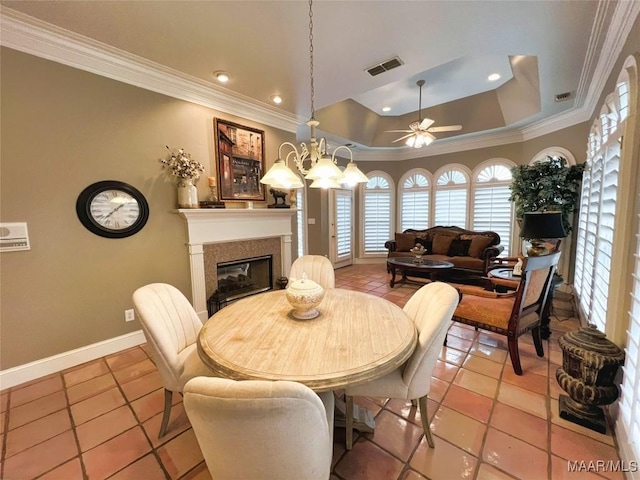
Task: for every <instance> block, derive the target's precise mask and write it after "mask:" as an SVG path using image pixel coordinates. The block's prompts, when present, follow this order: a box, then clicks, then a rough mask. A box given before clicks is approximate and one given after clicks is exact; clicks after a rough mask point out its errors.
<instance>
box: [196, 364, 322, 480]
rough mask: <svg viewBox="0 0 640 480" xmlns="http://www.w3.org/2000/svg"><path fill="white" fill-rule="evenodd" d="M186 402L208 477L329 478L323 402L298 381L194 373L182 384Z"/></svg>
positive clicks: (231, 478)
mask: <svg viewBox="0 0 640 480" xmlns="http://www.w3.org/2000/svg"><path fill="white" fill-rule="evenodd" d="M184 407H185V410H186V412H187V415H188V417H189V420H190V422H191V425H192V426H193V431H194V433H195V435H196V438H197V439H198V444H199V445H200V449H201V450H202V454H203V456H204V459H205V462H206V464H207V468H208V469H209V473H210V474H211V478H214V479H215V478H220V479H225V480H235V479H237V480H247V479H261V480H300V479H305V480H316V479H317V480H327V479H328V478H329V474H330V469H331V457H332V454H333V445H332V443H331V440H330V435H329V425H328V422H327V416H326V412H325V407H324V405H323V404H322V401H321V400H320V398H319V397H318V395H316V394H315V393H314V392H313V390H311V389H310V388H308V387H306V386H304V385H302V384H300V383H296V382H287V381H278V382H268V381H261V380H246V381H234V380H229V379H222V378H206V377H196V378H194V379H192V380H190V381H189V382H187V384H186V385H185V388H184ZM332 427H333V426H332Z"/></svg>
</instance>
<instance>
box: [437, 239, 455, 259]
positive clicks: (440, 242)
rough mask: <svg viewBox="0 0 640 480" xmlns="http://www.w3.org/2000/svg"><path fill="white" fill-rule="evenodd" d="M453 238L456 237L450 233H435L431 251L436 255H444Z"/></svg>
mask: <svg viewBox="0 0 640 480" xmlns="http://www.w3.org/2000/svg"><path fill="white" fill-rule="evenodd" d="M455 238H456V237H452V236H450V235H435V236H434V237H433V248H432V249H433V253H435V254H436V255H446V254H447V252H448V251H449V247H450V246H451V243H452V242H453V241H454V240H455Z"/></svg>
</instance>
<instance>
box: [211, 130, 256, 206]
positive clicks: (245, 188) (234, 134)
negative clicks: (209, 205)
mask: <svg viewBox="0 0 640 480" xmlns="http://www.w3.org/2000/svg"><path fill="white" fill-rule="evenodd" d="M213 129H214V133H215V139H216V152H217V155H218V188H219V190H220V200H224V201H233V200H237V201H242V202H247V201H249V202H252V201H265V189H264V185H263V184H262V183H260V179H261V178H262V176H263V175H264V131H262V130H256V129H255V128H249V127H244V126H242V125H238V124H237V123H232V122H227V121H226V120H221V119H219V118H215V119H214V121H213Z"/></svg>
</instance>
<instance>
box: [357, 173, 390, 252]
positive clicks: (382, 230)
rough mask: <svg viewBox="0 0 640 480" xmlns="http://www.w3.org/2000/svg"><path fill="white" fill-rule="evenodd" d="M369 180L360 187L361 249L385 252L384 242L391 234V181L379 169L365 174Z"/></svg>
mask: <svg viewBox="0 0 640 480" xmlns="http://www.w3.org/2000/svg"><path fill="white" fill-rule="evenodd" d="M367 177H368V178H369V181H368V182H367V183H366V184H365V185H364V188H363V189H362V196H363V201H362V203H361V205H363V206H364V212H363V214H362V215H361V217H362V218H363V228H362V230H363V232H362V238H363V244H364V245H363V250H364V253H365V255H366V254H381V253H387V249H386V248H385V246H384V244H385V242H386V241H387V240H389V239H390V238H392V235H393V216H392V211H391V206H392V205H393V182H392V180H391V177H389V175H387V174H386V173H384V172H381V171H373V172H370V173H368V174H367Z"/></svg>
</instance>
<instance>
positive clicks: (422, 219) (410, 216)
mask: <svg viewBox="0 0 640 480" xmlns="http://www.w3.org/2000/svg"><path fill="white" fill-rule="evenodd" d="M400 185H401V186H402V187H401V189H402V190H401V194H400V202H401V203H400V212H402V213H401V225H400V227H401V228H400V230H401V231H405V230H407V229H409V228H412V229H414V230H424V229H426V228H429V206H430V205H429V198H430V196H431V188H430V185H431V182H430V181H429V173H428V172H426V171H425V170H411V171H409V172H407V174H406V175H405V176H404V177H403V179H402V180H400Z"/></svg>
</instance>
